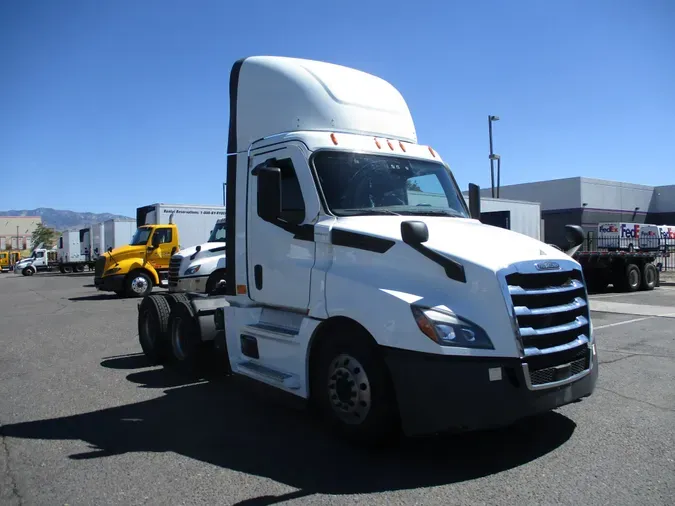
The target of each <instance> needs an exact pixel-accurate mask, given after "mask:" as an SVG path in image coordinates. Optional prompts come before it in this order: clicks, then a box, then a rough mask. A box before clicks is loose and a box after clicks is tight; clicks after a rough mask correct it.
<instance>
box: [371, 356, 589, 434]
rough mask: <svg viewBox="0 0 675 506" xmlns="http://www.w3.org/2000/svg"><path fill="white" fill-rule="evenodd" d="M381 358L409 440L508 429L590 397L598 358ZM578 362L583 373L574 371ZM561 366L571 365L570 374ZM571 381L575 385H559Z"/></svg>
mask: <svg viewBox="0 0 675 506" xmlns="http://www.w3.org/2000/svg"><path fill="white" fill-rule="evenodd" d="M384 353H385V361H386V363H387V365H388V367H389V371H390V372H391V377H392V380H393V383H394V389H395V392H396V397H397V400H398V406H399V412H400V416H401V423H402V428H403V431H404V433H405V434H407V435H409V436H415V435H423V434H433V433H438V432H447V431H450V432H454V431H466V430H480V429H488V428H493V427H500V426H505V425H510V424H511V423H513V422H516V421H517V420H519V419H521V418H525V417H527V416H531V415H535V414H538V413H543V412H545V411H550V410H552V409H555V408H558V407H560V406H563V405H565V404H569V403H571V402H574V401H576V400H578V399H581V398H582V397H586V396H589V395H591V394H592V393H593V391H594V389H595V384H596V381H597V378H598V359H597V354H596V353H595V351H594V348H591V347H588V346H585V345H584V346H581V347H579V348H576V349H573V350H569V351H566V352H561V353H556V354H555V355H556V356H555V357H537V358H531V359H528V360H527V362H526V361H524V360H521V359H511V358H498V359H493V358H481V357H457V356H453V357H449V356H439V355H432V354H427V353H419V352H411V351H405V350H399V349H394V348H384ZM528 362H529V363H528ZM582 362H583V363H585V367H586V369H585V371H584V370H579V368H578V367H579V364H581V363H582ZM523 364H527V367H524V365H523ZM565 364H572V372H571V373H570V372H569V368H566V366H565ZM589 367H590V369H589ZM586 371H587V372H586ZM575 373H576V374H575ZM571 375H574V376H575V377H577V378H578V379H576V380H575V381H572V382H571V383H567V384H562V383H564V382H565V381H566V379H565V378H566V377H569V376H571ZM547 382H549V384H551V385H556V384H557V385H558V386H551V387H547V386H546V383H547Z"/></svg>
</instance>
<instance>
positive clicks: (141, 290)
mask: <svg viewBox="0 0 675 506" xmlns="http://www.w3.org/2000/svg"><path fill="white" fill-rule="evenodd" d="M151 291H152V280H151V279H150V276H148V275H147V274H146V273H145V272H143V271H136V272H132V273H131V274H129V275H128V276H127V279H126V293H127V296H128V297H145V296H146V295H148V294H149V293H150V292H151Z"/></svg>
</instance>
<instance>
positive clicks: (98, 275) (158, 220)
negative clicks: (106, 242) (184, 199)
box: [94, 203, 225, 297]
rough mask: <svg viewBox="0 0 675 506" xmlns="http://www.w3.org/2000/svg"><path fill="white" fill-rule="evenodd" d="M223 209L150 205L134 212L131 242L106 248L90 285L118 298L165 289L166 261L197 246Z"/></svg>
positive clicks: (221, 214)
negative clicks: (154, 288) (155, 289)
mask: <svg viewBox="0 0 675 506" xmlns="http://www.w3.org/2000/svg"><path fill="white" fill-rule="evenodd" d="M224 214H225V207H224V206H205V205H185V204H161V203H157V204H151V205H149V206H143V207H139V208H138V209H137V210H136V226H137V229H136V232H135V233H134V236H133V238H132V239H131V242H130V243H129V244H128V245H126V246H122V247H118V248H109V249H108V251H107V252H106V254H105V255H103V256H102V257H100V258H99V259H98V260H97V261H96V267H95V269H94V270H95V272H94V284H95V285H96V288H97V289H98V290H101V291H108V292H114V293H116V294H117V295H118V296H120V297H142V296H144V295H147V294H149V293H150V292H151V291H152V289H153V287H155V286H161V287H165V288H166V287H168V281H169V280H168V277H169V261H170V259H171V257H172V256H173V255H174V254H175V253H176V252H178V251H180V250H184V249H186V248H190V247H193V246H196V245H198V244H201V243H203V242H204V238H206V237H208V235H209V231H210V230H211V228H212V227H213V223H214V221H215V220H216V219H217V218H218V217H221V216H224Z"/></svg>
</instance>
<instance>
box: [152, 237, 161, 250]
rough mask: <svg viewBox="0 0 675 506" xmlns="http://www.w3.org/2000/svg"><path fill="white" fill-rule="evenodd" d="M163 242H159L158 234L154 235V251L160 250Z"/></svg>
mask: <svg viewBox="0 0 675 506" xmlns="http://www.w3.org/2000/svg"><path fill="white" fill-rule="evenodd" d="M160 244H161V242H160V241H159V236H158V235H157V234H152V247H153V248H154V249H157V248H159V245H160Z"/></svg>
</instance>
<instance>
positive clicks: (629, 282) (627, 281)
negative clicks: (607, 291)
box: [620, 264, 642, 292]
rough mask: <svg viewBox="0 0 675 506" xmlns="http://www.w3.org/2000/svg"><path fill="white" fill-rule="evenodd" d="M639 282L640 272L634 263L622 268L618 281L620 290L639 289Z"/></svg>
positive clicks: (633, 290)
mask: <svg viewBox="0 0 675 506" xmlns="http://www.w3.org/2000/svg"><path fill="white" fill-rule="evenodd" d="M641 282H642V274H641V273H640V269H639V267H638V266H637V265H635V264H628V265H627V266H626V268H625V269H624V272H623V276H622V279H621V283H620V286H621V289H622V291H624V292H636V291H637V290H639V289H640V284H641Z"/></svg>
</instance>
